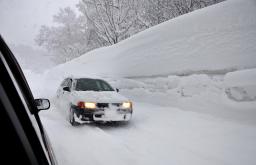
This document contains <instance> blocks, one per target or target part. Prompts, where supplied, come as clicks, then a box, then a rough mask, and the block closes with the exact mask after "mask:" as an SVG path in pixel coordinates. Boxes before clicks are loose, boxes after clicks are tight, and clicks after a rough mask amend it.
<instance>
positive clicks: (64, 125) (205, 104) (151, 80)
mask: <svg viewBox="0 0 256 165" xmlns="http://www.w3.org/2000/svg"><path fill="white" fill-rule="evenodd" d="M255 13H256V1H254V0H228V1H225V2H223V3H220V4H217V5H214V6H211V7H207V8H204V9H202V10H198V11H195V12H192V13H189V14H186V15H184V16H181V17H178V18H176V19H173V20H171V21H168V22H166V23H163V24H161V25H159V26H155V27H153V28H151V29H148V30H146V31H145V32H142V33H139V34H137V35H135V36H133V37H131V38H130V39H128V40H125V41H123V42H121V43H119V44H117V45H114V46H111V47H106V48H101V49H97V50H95V51H92V52H90V53H88V54H86V55H84V56H82V57H80V58H78V59H75V60H73V61H71V62H69V63H65V64H62V65H59V66H57V67H55V68H53V69H51V70H49V71H48V72H46V73H45V74H36V73H34V72H31V71H25V74H26V76H27V78H28V82H29V84H30V86H31V88H32V91H33V94H34V96H35V97H47V98H50V99H51V102H52V108H51V109H50V110H49V111H42V112H40V117H41V119H42V121H43V124H44V126H45V129H46V130H47V132H48V134H49V137H50V139H51V140H52V144H53V149H54V150H55V152H56V156H57V159H58V161H59V164H63V165H73V164H76V165H79V164H99V165H101V164H114V165H120V164H124V165H126V164H127V165H130V164H134V165H143V164H148V165H155V164H159V165H164V164H179V165H187V164H190V165H193V164H194V165H205V164H207V165H208V164H209V165H211V164H212V165H216V164H218V165H227V164H232V165H241V164H246V165H254V164H256V160H255V153H256V141H255V139H256V99H254V97H255V95H256V94H255V93H256V85H255V77H256V76H255V73H256V69H255V68H256V53H255V52H256V47H255V45H256V37H255V36H256V21H255V19H256V17H255V15H256V14H255ZM95 74H97V75H95ZM70 75H72V76H76V77H77V76H78V77H91V76H92V77H95V76H98V77H99V78H103V79H105V80H106V81H108V82H109V83H110V84H111V85H112V86H113V87H114V88H119V89H120V93H121V94H122V95H124V96H126V97H127V98H128V99H130V100H132V101H133V105H134V111H133V117H132V119H131V121H130V122H129V123H128V124H86V125H81V126H78V127H72V126H71V125H70V124H69V123H68V121H67V120H66V119H65V113H67V110H65V109H61V108H58V106H56V98H55V94H56V90H57V88H58V86H59V85H60V82H61V81H62V80H63V79H64V77H66V76H70Z"/></svg>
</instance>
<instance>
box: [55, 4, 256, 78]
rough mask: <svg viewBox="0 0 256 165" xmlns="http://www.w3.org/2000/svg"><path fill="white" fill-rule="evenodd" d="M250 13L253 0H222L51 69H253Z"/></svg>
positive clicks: (115, 72)
mask: <svg viewBox="0 0 256 165" xmlns="http://www.w3.org/2000/svg"><path fill="white" fill-rule="evenodd" d="M255 15H256V2H255V0H228V1H225V2H223V3H219V4H217V5H213V6H210V7H207V8H204V9H201V10H197V11H195V12H192V13H189V14H186V15H183V16H180V17H177V18H175V19H172V20H170V21H168V22H165V23H163V24H160V25H158V26H155V27H153V28H150V29H148V30H146V31H144V32H141V33H139V34H137V35H135V36H133V37H131V38H129V39H127V40H124V41H122V42H120V43H118V44H116V45H113V46H110V47H105V48H101V49H97V50H94V51H92V52H89V53H87V54H85V55H83V56H81V57H80V58H77V59H75V60H73V61H71V62H68V63H65V64H63V65H60V66H58V67H56V68H55V69H53V70H52V71H53V73H56V71H58V72H63V73H64V74H70V73H72V74H78V73H80V74H90V73H93V74H98V75H105V76H106V75H108V76H122V77H136V76H158V75H170V74H190V73H198V72H199V73H223V72H224V73H225V72H227V71H231V70H239V69H244V68H253V67H256V46H255V45H256V17H255ZM58 72H57V73H58Z"/></svg>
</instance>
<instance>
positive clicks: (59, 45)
mask: <svg viewBox="0 0 256 165" xmlns="http://www.w3.org/2000/svg"><path fill="white" fill-rule="evenodd" d="M53 20H54V22H55V23H56V24H58V26H53V27H47V26H42V27H41V29H40V31H39V34H38V36H37V37H36V39H35V41H36V43H37V44H38V45H39V46H44V47H46V48H47V49H48V50H49V51H54V52H55V54H57V55H58V56H57V57H56V60H57V61H58V62H65V61H69V60H70V59H73V58H75V57H78V56H80V55H81V54H83V53H85V52H87V51H88V50H91V49H93V48H95V47H97V46H98V45H95V44H94V43H92V41H93V39H92V36H93V34H92V33H93V31H90V29H88V28H87V24H86V20H85V19H84V17H81V16H80V17H79V16H77V15H76V14H75V12H74V11H73V10H72V9H71V8H65V9H60V11H59V13H58V14H57V15H55V16H54V17H53Z"/></svg>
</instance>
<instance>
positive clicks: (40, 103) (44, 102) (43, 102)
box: [35, 99, 51, 110]
mask: <svg viewBox="0 0 256 165" xmlns="http://www.w3.org/2000/svg"><path fill="white" fill-rule="evenodd" d="M35 103H36V106H37V109H38V110H47V109H49V108H50V105H51V104H50V101H49V100H48V99H35Z"/></svg>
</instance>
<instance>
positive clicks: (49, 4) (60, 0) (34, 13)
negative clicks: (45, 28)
mask: <svg viewBox="0 0 256 165" xmlns="http://www.w3.org/2000/svg"><path fill="white" fill-rule="evenodd" d="M78 1H79V0H0V33H1V35H2V36H3V37H4V38H5V40H6V41H7V42H8V43H9V44H16V45H18V44H24V45H30V46H33V47H35V43H34V38H35V35H36V34H37V33H38V30H39V28H40V26H41V25H51V24H52V15H54V14H56V13H57V12H58V10H59V8H61V7H62V8H63V7H67V6H71V7H72V8H74V6H75V4H76V3H77V2H78Z"/></svg>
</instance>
